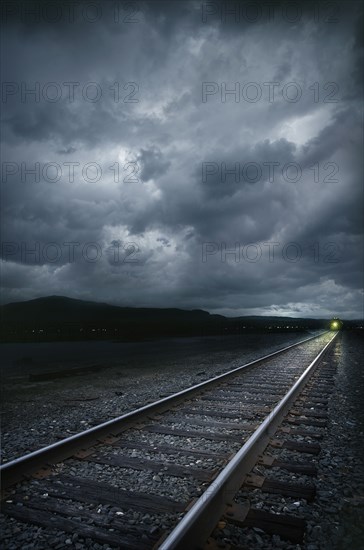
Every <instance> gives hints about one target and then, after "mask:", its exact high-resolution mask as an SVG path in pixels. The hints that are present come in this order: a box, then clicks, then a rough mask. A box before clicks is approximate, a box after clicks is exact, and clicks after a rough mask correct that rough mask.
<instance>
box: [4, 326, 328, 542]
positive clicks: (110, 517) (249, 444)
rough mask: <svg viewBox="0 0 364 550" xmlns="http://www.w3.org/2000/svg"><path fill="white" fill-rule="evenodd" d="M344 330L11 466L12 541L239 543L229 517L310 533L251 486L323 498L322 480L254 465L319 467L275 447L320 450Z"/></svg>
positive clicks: (297, 534)
mask: <svg viewBox="0 0 364 550" xmlns="http://www.w3.org/2000/svg"><path fill="white" fill-rule="evenodd" d="M336 336H337V333H335V334H332V333H325V334H322V335H320V336H316V337H312V338H308V339H306V340H303V341H302V342H299V343H297V344H294V345H291V346H288V347H286V348H283V349H282V350H279V351H277V352H275V353H271V354H269V355H267V356H265V357H262V358H260V359H258V360H256V361H253V362H251V363H248V364H246V365H243V366H242V367H239V368H237V369H234V370H232V371H229V372H228V373H225V374H223V375H220V376H217V377H215V378H213V379H211V380H208V381H206V382H203V383H200V384H197V385H196V386H193V387H191V388H188V389H186V390H183V391H181V392H179V393H177V394H174V395H172V396H169V397H167V398H164V399H160V400H158V401H156V402H155V403H152V404H149V405H147V406H145V407H142V408H140V409H137V410H136V411H132V412H131V413H127V414H125V415H123V416H122V417H119V418H117V419H115V420H112V421H108V422H105V423H104V424H101V425H99V426H95V427H93V428H91V429H89V430H86V431H84V432H82V433H80V434H77V435H74V436H72V437H69V438H67V439H65V440H62V441H60V442H57V443H55V444H53V445H50V446H48V447H45V448H44V449H40V450H39V451H36V452H33V453H30V454H29V455H26V456H24V457H21V458H19V459H16V460H13V461H11V462H9V463H7V464H5V465H3V466H2V467H1V479H2V491H3V493H2V497H3V499H2V513H3V514H5V515H6V516H7V517H8V518H10V521H12V522H13V523H14V525H15V531H16V533H17V535H16V536H14V538H13V539H12V540H5V541H4V542H3V544H4V547H5V548H6V547H7V545H9V546H10V545H12V548H16V547H21V546H22V545H20V546H17V543H16V542H15V541H16V540H17V537H18V538H19V535H18V533H19V532H20V533H21V534H22V532H25V533H26V536H27V538H28V542H29V543H33V544H36V545H35V546H33V547H34V548H52V547H54V548H63V547H64V548H67V547H71V546H72V547H75V548H79V549H81V548H109V547H110V548H114V547H116V548H123V549H131V550H136V549H138V550H143V549H148V548H149V549H150V548H161V549H162V550H167V549H168V550H171V549H172V548H173V549H174V548H179V549H185V548H191V549H193V548H204V547H205V546H206V545H207V547H209V548H214V547H216V548H217V547H221V544H224V545H225V547H226V548H229V547H230V546H229V541H228V540H229V539H228V538H227V537H226V535H225V533H224V528H225V527H226V525H227V524H229V525H232V526H233V529H240V528H244V527H247V526H248V527H250V526H256V527H259V528H260V529H262V530H263V531H266V532H268V533H271V534H279V535H281V536H283V537H286V538H288V539H289V540H292V541H296V542H297V541H300V540H302V538H303V535H304V522H303V520H302V519H301V518H295V517H292V516H285V515H282V514H272V513H269V512H265V511H264V510H258V509H254V507H251V506H250V504H249V500H251V497H249V491H253V495H254V498H256V494H257V492H259V491H265V492H270V493H272V494H283V495H290V496H292V497H293V498H302V499H305V501H310V500H312V498H313V497H314V485H313V484H312V483H308V484H307V483H305V484H302V483H301V484H297V483H293V484H292V483H291V482H290V481H288V482H287V481H284V482H282V481H279V480H269V479H267V477H266V476H264V475H257V474H256V471H257V468H258V472H262V470H263V471H268V470H269V471H270V469H271V468H276V467H278V468H280V469H282V470H284V471H286V472H291V473H292V472H294V473H295V475H296V476H297V475H300V474H302V475H304V476H306V477H307V476H314V475H315V468H314V466H312V464H310V463H307V461H304V462H302V461H301V460H299V461H292V460H288V461H287V460H283V459H280V458H279V456H274V454H275V453H282V452H283V453H284V452H295V453H297V454H299V455H301V454H304V455H305V456H310V455H313V454H315V453H316V454H317V453H318V452H319V450H320V447H319V442H318V440H319V437H320V430H321V428H322V427H324V425H325V422H326V420H325V418H326V413H325V405H326V401H327V400H326V399H325V398H323V396H322V391H324V386H325V385H326V386H327V384H329V382H330V380H329V379H330V377H332V369H331V370H330V365H328V364H325V363H324V361H323V359H324V358H325V356H326V354H327V353H328V352H329V350H330V348H331V346H332V345H333V342H334V340H335V338H336ZM318 366H320V368H317V367H318ZM320 380H321V382H320ZM317 384H319V386H318V385H317ZM320 384H321V387H320ZM326 386H325V387H326ZM313 387H316V388H318V389H312V388H313ZM298 398H299V399H298ZM294 403H295V405H294V407H293V404H294ZM288 413H289V414H288ZM287 415H288V416H287ZM282 422H284V424H283V425H282ZM285 425H286V426H285ZM282 426H283V427H282ZM287 426H289V428H288V427H287ZM280 427H281V428H280ZM278 429H280V431H279V432H277V433H278V435H274V434H275V433H276V431H277V430H278ZM273 436H274V438H273ZM272 438H273V439H272ZM297 438H298V439H299V440H297ZM266 449H268V451H266ZM272 471H273V470H272ZM273 516H274V517H273ZM211 534H212V538H211ZM62 537H63V539H62ZM209 537H210V538H209ZM19 540H21V536H20V539H19ZM62 540H63V541H64V544H62V542H60V541H62ZM14 543H15V546H14ZM37 544H38V546H37ZM218 545H220V546H218Z"/></svg>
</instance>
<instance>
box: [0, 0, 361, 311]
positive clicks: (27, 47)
mask: <svg viewBox="0 0 364 550" xmlns="http://www.w3.org/2000/svg"><path fill="white" fill-rule="evenodd" d="M5 4H6V3H5ZM48 4H49V2H40V3H39V2H26V3H24V2H11V3H8V7H7V8H6V9H7V12H6V13H5V15H6V17H5V22H3V24H2V31H3V48H2V52H3V71H2V107H3V109H2V122H3V128H4V130H3V134H2V183H1V185H2V218H3V228H2V257H3V262H2V273H3V274H2V285H3V290H2V300H3V302H8V301H12V300H22V299H28V298H34V297H37V296H44V295H48V294H62V295H69V296H72V297H79V298H87V299H93V300H99V301H110V302H113V303H118V304H124V305H129V306H161V307H166V306H178V307H185V308H205V309H208V310H210V311H214V312H221V313H225V314H229V315H241V314H250V313H253V314H271V313H274V314H277V313H282V314H285V315H298V314H299V315H304V316H314V317H319V316H322V315H324V316H330V315H334V314H337V315H341V316H343V317H359V316H361V315H362V314H363V312H362V308H363V291H362V271H363V270H362V266H363V255H362V233H363V226H362V205H363V188H362V181H363V166H362V154H361V153H362V146H363V143H362V119H361V112H362V111H361V109H362V105H361V101H362V92H363V89H362V71H361V64H362V61H363V51H364V50H363V42H362V32H361V27H360V21H361V19H362V14H361V8H360V4H359V3H356V2H353V3H350V4H347V3H345V4H344V3H337V4H336V3H324V4H323V5H322V6H321V8H320V9H321V11H320V12H315V10H314V5H316V4H317V3H315V2H313V3H295V6H297V9H298V11H297V13H296V15H295V14H294V12H293V11H285V10H286V9H287V3H286V2H274V3H271V5H272V6H273V7H274V17H271V16H269V14H267V13H266V12H262V16H261V17H260V16H259V11H257V14H258V15H257V20H256V21H252V19H253V18H254V17H253V15H252V14H253V12H248V11H246V10H248V6H249V5H250V6H251V5H252V3H251V2H249V3H243V2H236V3H235V4H234V5H235V6H238V7H239V10H240V11H239V12H238V15H237V16H236V17H235V16H233V15H227V16H226V17H225V15H224V11H223V10H224V5H225V4H219V3H207V2H197V1H196V2H194V1H191V2H159V1H158V2H142V1H141V2H137V3H136V4H133V3H131V4H127V5H126V4H124V3H120V5H119V8H120V9H119V11H117V12H115V10H113V9H112V6H114V7H115V3H113V2H110V3H105V2H103V3H101V2H97V1H96V2H92V3H90V2H76V3H75V2H69V3H68V2H63V1H62V2H61V1H60V2H55V3H53V8H54V10H57V9H58V10H59V12H58V13H60V14H61V17H60V18H59V20H56V17H55V16H54V17H53V18H54V20H53V21H51V19H52V16H51V14H50V12H47V11H46V10H47V9H48V8H47V7H46V6H47V5H48ZM91 4H93V5H97V6H99V8H100V10H101V11H100V12H98V11H92V10H93V9H94V8H92V7H91ZM258 4H259V3H258V2H257V3H256V5H257V6H258ZM328 4H330V6H331V8H332V7H335V6H336V5H337V6H338V7H339V10H338V11H336V12H335V13H334V12H331V11H328V8H329V7H330V6H328ZM334 4H335V6H333V5H334ZM71 5H73V6H74V10H75V11H74V19H71V20H70V19H69V10H70V6H71ZM261 5H262V6H265V5H266V4H264V3H263V4H261ZM24 6H26V8H24ZM34 6H40V11H38V12H37V11H35V12H34V10H33V12H31V11H30V10H31V9H33V8H34ZM125 6H127V7H125ZM211 6H212V7H211ZM216 6H217V7H216ZM285 6H286V7H285ZM348 6H350V7H348ZM331 8H330V9H331ZM37 9H38V8H37ZM244 9H245V11H244ZM249 9H251V8H249ZM257 9H258V8H257ZM290 9H292V10H293V7H292V8H290ZM27 10H28V11H27ZM42 10H43V11H42ZM67 10H68V11H67ZM209 10H210V11H209ZM299 10H301V12H300V11H299ZM54 13H56V12H54ZM272 13H273V12H272ZM296 16H297V17H296ZM295 17H296V20H295ZM93 18H94V19H95V21H94V22H92V20H93ZM32 90H33V92H32ZM234 90H235V92H234ZM204 93H205V95H204ZM233 169H235V170H237V172H236V173H233V172H232V170H233Z"/></svg>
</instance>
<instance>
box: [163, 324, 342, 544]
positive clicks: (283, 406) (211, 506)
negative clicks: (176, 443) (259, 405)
mask: <svg viewBox="0 0 364 550" xmlns="http://www.w3.org/2000/svg"><path fill="white" fill-rule="evenodd" d="M337 335H338V332H337V333H336V334H334V336H333V337H332V338H331V340H330V341H329V342H328V343H327V344H326V346H325V347H324V348H323V349H322V350H321V351H320V353H319V354H318V355H317V357H316V358H315V359H314V360H313V361H312V362H311V363H310V365H309V366H308V367H307V369H306V370H305V371H304V373H303V374H302V375H301V376H300V378H299V379H298V380H297V381H296V382H295V384H294V385H293V386H292V387H291V389H290V390H289V391H288V392H287V393H286V395H285V396H284V397H283V399H282V400H281V401H280V402H279V403H278V405H276V407H274V409H273V410H272V411H271V413H270V414H269V415H268V416H267V417H266V418H265V420H263V422H262V423H261V424H260V426H259V427H258V428H257V430H256V431H255V432H254V433H253V434H252V435H251V436H250V437H249V439H248V440H247V441H246V443H245V444H244V445H243V446H242V447H241V449H240V450H239V451H238V452H237V454H236V455H235V456H234V457H233V458H232V459H231V460H230V462H229V463H228V464H227V465H226V466H225V468H224V469H223V470H222V471H221V473H220V474H219V475H218V476H217V477H216V479H215V480H214V481H213V482H212V483H211V485H209V487H208V488H207V489H206V491H205V492H204V493H203V494H202V495H201V497H199V499H198V500H197V501H196V502H195V504H194V505H193V506H192V507H191V508H190V510H189V511H188V512H187V514H186V515H185V516H184V517H183V518H182V520H181V521H180V522H179V523H178V524H177V526H176V527H175V529H174V530H173V531H172V532H171V533H170V534H169V536H168V537H167V538H166V539H165V540H164V541H163V542H162V543H161V545H160V546H158V548H159V550H185V549H186V548H190V549H191V550H193V549H198V548H202V547H204V544H205V543H206V540H207V539H208V537H209V536H210V534H211V532H212V531H213V529H214V528H215V526H216V525H217V523H218V521H219V519H220V518H221V516H222V515H223V513H224V511H225V510H226V508H227V506H228V504H231V502H232V500H233V498H234V496H235V495H236V493H237V492H238V490H239V489H240V487H241V485H242V483H243V480H244V478H245V476H246V475H247V474H248V473H249V472H250V471H251V469H252V468H253V467H254V465H255V464H256V461H257V458H258V456H259V455H260V454H261V453H262V452H263V451H264V449H265V448H266V446H267V445H268V443H269V440H270V438H271V437H272V436H273V435H274V432H275V431H276V429H277V427H278V426H279V424H280V423H281V422H282V420H283V418H284V416H285V415H286V413H287V412H288V410H289V408H290V407H291V406H292V402H293V401H294V400H295V398H296V397H297V395H298V394H299V393H300V392H301V391H302V388H303V387H304V386H305V385H306V384H307V382H308V380H309V379H310V378H311V376H312V374H313V373H314V371H315V370H316V368H317V366H318V364H319V362H320V360H321V359H322V357H323V355H324V354H325V353H326V352H327V350H328V348H329V347H330V346H331V345H332V343H333V341H334V340H335V338H336V337H337Z"/></svg>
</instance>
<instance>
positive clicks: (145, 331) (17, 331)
mask: <svg viewBox="0 0 364 550" xmlns="http://www.w3.org/2000/svg"><path fill="white" fill-rule="evenodd" d="M0 325H1V339H2V340H3V341H17V340H24V339H25V340H54V339H77V340H78V339H89V338H91V339H95V338H107V339H126V340H129V339H133V340H134V339H144V338H148V337H159V336H188V335H208V334H211V335H212V334H237V333H240V332H242V331H245V330H290V331H297V330H301V331H302V330H310V329H311V330H312V329H321V328H328V327H329V321H328V320H325V319H301V318H291V317H276V316H267V317H259V316H245V317H235V318H228V317H224V316H223V315H214V314H210V313H208V312H207V311H203V310H201V309H195V310H183V309H177V308H163V309H160V308H132V307H120V306H114V305H110V304H106V303H102V302H91V301H85V300H75V299H73V298H67V297H64V296H47V297H45V298H37V299H35V300H29V301H27V302H15V303H11V304H6V305H3V306H0Z"/></svg>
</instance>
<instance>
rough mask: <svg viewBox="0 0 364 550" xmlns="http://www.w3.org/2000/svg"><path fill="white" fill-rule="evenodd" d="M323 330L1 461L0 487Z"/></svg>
mask: <svg viewBox="0 0 364 550" xmlns="http://www.w3.org/2000/svg"><path fill="white" fill-rule="evenodd" d="M327 332H328V331H324V332H321V333H320V334H317V335H315V336H310V337H309V338H305V339H304V340H300V341H299V342H296V343H295V344H291V345H289V346H286V347H284V348H281V349H279V350H277V351H274V352H272V353H269V354H268V355H264V356H263V357H260V358H258V359H255V360H254V361H250V362H249V363H246V364H245V365H241V366H240V367H236V368H235V369H232V370H230V371H227V372H225V373H223V374H220V375H218V376H215V377H213V378H210V379H208V380H205V381H204V382H200V383H198V384H195V385H194V386H190V387H189V388H186V389H184V390H181V391H179V392H177V393H174V394H171V395H169V396H167V397H164V398H162V399H159V400H158V401H154V402H153V403H150V404H148V405H144V406H143V407H140V408H138V409H135V410H133V411H130V412H128V413H125V414H123V415H122V416H119V417H117V418H113V419H112V420H108V421H106V422H103V423H102V424H98V425H97V426H93V427H92V428H89V429H87V430H84V431H82V432H79V433H77V434H75V435H72V436H70V437H67V438H65V439H62V440H60V441H57V442H56V443H52V444H50V445H47V446H45V447H42V448H40V449H38V450H36V451H33V452H31V453H29V454H27V455H24V456H21V457H19V458H15V459H14V460H12V461H9V462H6V463H5V464H2V465H1V466H0V476H1V487H2V489H6V488H7V487H9V486H11V485H13V484H14V483H17V482H18V481H21V480H23V479H24V478H26V477H27V476H29V475H31V474H32V473H34V472H36V471H37V470H39V469H41V468H43V467H46V466H48V465H50V464H51V465H53V464H56V463H57V462H61V461H62V460H65V459H66V458H69V457H71V456H72V455H73V454H75V453H76V452H77V451H79V450H81V449H85V448H87V447H91V446H92V445H94V444H95V443H98V442H99V441H100V439H102V438H105V437H106V436H108V435H117V434H119V433H120V432H121V431H123V430H125V429H127V428H128V427H130V426H131V425H133V424H135V423H136V422H140V421H141V420H142V419H145V418H147V417H148V416H150V415H151V414H155V413H160V412H163V411H167V410H168V409H170V407H171V406H172V405H173V406H174V405H176V404H178V403H179V402H182V401H184V400H185V399H186V398H188V397H190V396H192V395H193V394H196V393H199V392H200V391H203V390H204V389H206V388H208V387H210V386H213V385H215V384H218V383H219V382H221V381H223V380H224V379H227V378H229V377H231V376H233V375H235V374H236V373H238V372H240V371H243V370H244V371H245V370H249V369H251V368H254V367H256V366H257V365H258V364H260V363H262V362H265V361H268V360H269V359H271V358H272V357H275V356H278V355H280V354H282V353H284V352H285V351H288V350H290V349H292V348H295V347H297V346H300V345H302V344H304V343H305V342H309V341H310V340H314V339H315V338H319V337H320V336H322V335H323V334H326V333H327Z"/></svg>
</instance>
